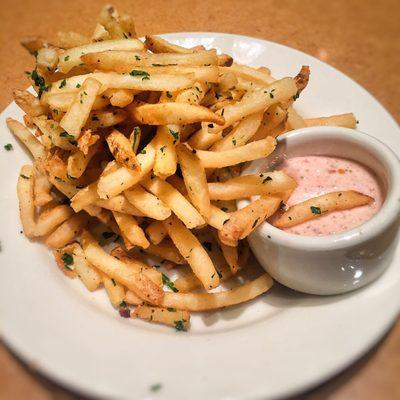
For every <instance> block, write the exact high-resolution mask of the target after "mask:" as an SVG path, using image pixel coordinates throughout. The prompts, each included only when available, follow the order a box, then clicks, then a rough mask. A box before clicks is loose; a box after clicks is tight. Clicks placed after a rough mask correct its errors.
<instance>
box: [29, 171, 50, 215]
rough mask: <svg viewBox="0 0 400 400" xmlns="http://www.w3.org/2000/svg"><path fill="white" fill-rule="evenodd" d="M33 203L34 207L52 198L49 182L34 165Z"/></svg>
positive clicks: (48, 201)
mask: <svg viewBox="0 0 400 400" xmlns="http://www.w3.org/2000/svg"><path fill="white" fill-rule="evenodd" d="M34 174H35V179H34V187H33V192H34V204H35V206H36V207H41V206H44V205H45V204H47V203H50V202H51V201H52V200H53V197H52V196H51V194H50V192H51V186H52V185H51V183H50V182H49V180H48V178H47V176H46V174H45V173H44V172H43V171H42V170H41V169H40V168H39V167H38V166H37V165H36V166H35V169H34Z"/></svg>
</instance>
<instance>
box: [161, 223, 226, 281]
mask: <svg viewBox="0 0 400 400" xmlns="http://www.w3.org/2000/svg"><path fill="white" fill-rule="evenodd" d="M163 223H164V227H165V229H166V230H167V232H168V235H169V236H170V238H171V239H172V241H173V242H174V244H175V246H176V247H177V248H178V250H179V252H180V253H181V254H182V256H183V257H184V258H185V259H186V260H187V262H188V264H189V265H190V267H191V268H192V270H193V272H194V274H195V275H196V276H197V278H198V279H199V280H200V281H201V283H202V284H203V286H204V287H205V288H206V289H213V288H215V287H217V286H218V285H219V276H218V274H217V271H216V270H215V267H214V265H213V263H212V261H211V259H210V257H209V256H208V254H207V252H206V251H205V250H204V248H203V247H202V245H201V244H200V242H199V241H198V240H197V239H196V237H195V236H194V235H193V234H192V233H191V232H190V231H189V229H187V228H186V227H185V225H184V224H183V223H182V222H181V221H180V220H179V219H178V218H177V217H175V216H171V217H170V218H169V219H167V220H166V221H164V222H163Z"/></svg>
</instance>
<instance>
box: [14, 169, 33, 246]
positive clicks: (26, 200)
mask: <svg viewBox="0 0 400 400" xmlns="http://www.w3.org/2000/svg"><path fill="white" fill-rule="evenodd" d="M34 185H35V175H34V169H33V166H32V165H24V166H23V167H22V168H21V170H20V173H19V177H18V183H17V195H18V201H19V217H20V220H21V223H22V229H23V230H24V234H25V236H26V237H28V238H32V237H34V236H35V226H36V223H35V204H34Z"/></svg>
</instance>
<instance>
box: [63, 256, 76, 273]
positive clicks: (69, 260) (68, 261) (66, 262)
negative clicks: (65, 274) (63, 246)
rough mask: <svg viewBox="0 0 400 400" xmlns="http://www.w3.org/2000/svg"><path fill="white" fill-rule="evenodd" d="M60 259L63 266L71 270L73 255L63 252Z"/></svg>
mask: <svg viewBox="0 0 400 400" xmlns="http://www.w3.org/2000/svg"><path fill="white" fill-rule="evenodd" d="M61 260H63V263H64V267H65V268H67V269H71V270H72V268H71V265H74V257H72V255H71V254H68V253H64V254H63V255H62V257H61Z"/></svg>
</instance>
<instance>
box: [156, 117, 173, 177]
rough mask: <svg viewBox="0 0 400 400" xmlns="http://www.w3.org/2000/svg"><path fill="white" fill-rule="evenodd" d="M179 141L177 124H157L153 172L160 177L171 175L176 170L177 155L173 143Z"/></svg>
mask: <svg viewBox="0 0 400 400" xmlns="http://www.w3.org/2000/svg"><path fill="white" fill-rule="evenodd" d="M178 142H179V126H177V125H168V126H159V127H158V128H157V134H156V136H155V138H154V144H155V146H156V158H155V162H154V167H153V170H154V174H155V175H157V176H159V177H160V178H161V179H165V178H167V177H168V176H170V175H173V174H174V173H175V171H176V162H177V156H176V151H175V145H176V143H178Z"/></svg>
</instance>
